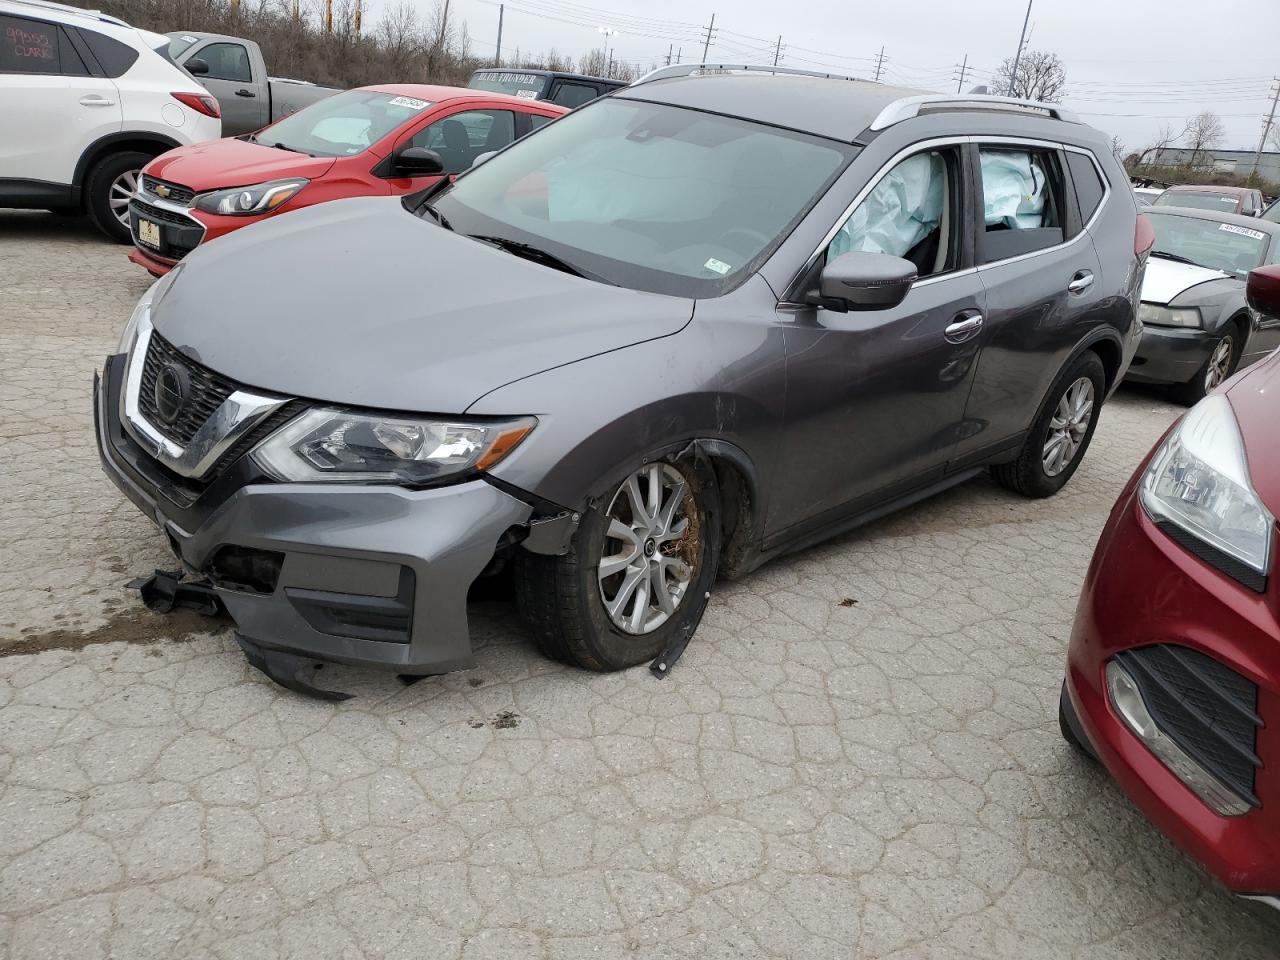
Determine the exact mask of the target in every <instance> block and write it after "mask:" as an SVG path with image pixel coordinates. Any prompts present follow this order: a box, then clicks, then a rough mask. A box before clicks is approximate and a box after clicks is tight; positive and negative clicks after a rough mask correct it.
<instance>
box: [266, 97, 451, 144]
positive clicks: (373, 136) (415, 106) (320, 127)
mask: <svg viewBox="0 0 1280 960" xmlns="http://www.w3.org/2000/svg"><path fill="white" fill-rule="evenodd" d="M429 106H431V101H430V100H418V99H416V98H414V97H398V96H396V95H395V94H392V93H378V92H377V91H375V90H348V91H347V92H346V93H338V94H334V95H333V96H332V97H326V98H325V99H324V100H320V101H318V102H316V103H313V104H311V106H309V107H304V108H303V109H301V110H299V111H298V112H297V113H291V114H289V116H287V117H285V118H284V119H283V120H281V121H279V122H278V123H275V124H272V125H271V126H269V127H267V128H266V129H265V130H261V131H259V132H258V133H257V134H255V135H254V139H255V140H256V141H257V142H259V143H265V144H268V145H270V146H275V145H276V144H282V145H283V146H285V147H288V148H289V149H290V150H297V151H298V152H300V153H309V154H312V155H313V156H317V157H349V156H352V155H354V154H357V153H361V152H363V151H365V150H367V149H369V147H371V146H373V144H375V143H377V142H378V141H379V140H381V139H382V138H383V137H385V136H386V135H387V134H389V133H391V132H392V131H393V130H395V129H396V128H397V127H399V126H400V125H401V124H402V123H404V122H406V121H407V120H411V119H412V118H414V117H416V116H417V115H418V114H420V113H421V112H422V111H423V110H425V109H426V108H427V107H429Z"/></svg>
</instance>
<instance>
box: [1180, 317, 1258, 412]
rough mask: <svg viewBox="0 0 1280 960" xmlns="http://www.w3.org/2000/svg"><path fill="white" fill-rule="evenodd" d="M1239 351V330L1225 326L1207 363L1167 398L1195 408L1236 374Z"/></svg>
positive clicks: (1242, 343) (1235, 326)
mask: <svg viewBox="0 0 1280 960" xmlns="http://www.w3.org/2000/svg"><path fill="white" fill-rule="evenodd" d="M1243 350H1244V337H1243V336H1241V333H1240V327H1239V326H1238V325H1236V324H1234V323H1233V324H1229V325H1228V326H1227V329H1226V332H1225V333H1224V334H1223V335H1222V337H1221V338H1220V339H1218V341H1217V342H1215V343H1214V345H1213V349H1212V350H1210V351H1209V357H1208V359H1206V360H1205V362H1204V365H1203V366H1202V367H1201V368H1200V369H1199V370H1197V371H1196V375H1195V376H1194V377H1192V378H1191V379H1190V380H1188V381H1187V382H1186V383H1179V384H1176V385H1175V386H1174V387H1173V388H1172V389H1171V390H1170V391H1169V392H1170V394H1171V395H1172V396H1173V398H1174V400H1176V401H1177V402H1178V403H1181V404H1183V405H1184V406H1188V407H1193V406H1195V405H1196V404H1197V403H1199V402H1200V401H1201V400H1203V399H1204V398H1205V397H1207V396H1208V395H1209V394H1210V393H1212V392H1213V391H1214V390H1215V389H1216V388H1217V387H1218V385H1219V384H1221V383H1224V382H1225V381H1226V380H1227V378H1228V377H1230V376H1231V375H1232V374H1233V373H1235V372H1236V365H1237V364H1239V363H1240V354H1241V353H1242V352H1243Z"/></svg>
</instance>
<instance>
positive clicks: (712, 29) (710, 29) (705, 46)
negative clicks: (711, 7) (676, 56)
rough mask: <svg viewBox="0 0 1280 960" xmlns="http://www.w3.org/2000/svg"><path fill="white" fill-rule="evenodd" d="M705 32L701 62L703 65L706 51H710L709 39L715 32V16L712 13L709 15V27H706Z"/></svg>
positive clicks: (705, 60) (705, 59)
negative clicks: (705, 37)
mask: <svg viewBox="0 0 1280 960" xmlns="http://www.w3.org/2000/svg"><path fill="white" fill-rule="evenodd" d="M706 30H707V39H706V41H705V42H704V43H703V44H702V62H703V63H706V62H707V51H708V50H710V49H711V37H712V36H713V35H714V34H715V32H716V15H715V14H714V13H713V14H711V25H710V26H709V27H707V28H706Z"/></svg>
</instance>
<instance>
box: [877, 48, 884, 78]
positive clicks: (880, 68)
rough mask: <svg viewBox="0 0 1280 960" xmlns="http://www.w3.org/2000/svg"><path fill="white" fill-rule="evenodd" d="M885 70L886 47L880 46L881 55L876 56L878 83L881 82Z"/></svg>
mask: <svg viewBox="0 0 1280 960" xmlns="http://www.w3.org/2000/svg"><path fill="white" fill-rule="evenodd" d="M883 71H884V47H883V46H881V47H880V56H878V57H876V83H879V82H880V74H881V73H882V72H883Z"/></svg>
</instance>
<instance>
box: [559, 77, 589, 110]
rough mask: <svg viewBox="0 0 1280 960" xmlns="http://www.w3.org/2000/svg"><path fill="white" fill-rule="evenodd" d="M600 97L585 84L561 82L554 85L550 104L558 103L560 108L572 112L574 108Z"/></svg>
mask: <svg viewBox="0 0 1280 960" xmlns="http://www.w3.org/2000/svg"><path fill="white" fill-rule="evenodd" d="M598 96H600V93H599V91H598V90H596V88H595V87H592V86H589V85H587V84H585V83H570V82H569V81H568V80H561V81H560V82H559V83H557V84H556V86H555V89H554V90H552V91H551V98H550V99H551V102H552V103H558V104H560V106H562V107H568V108H569V109H570V110H572V109H573V108H574V107H580V106H582V105H583V104H584V103H590V102H591V101H592V100H594V99H595V98H596V97H598Z"/></svg>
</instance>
